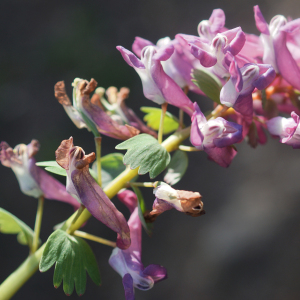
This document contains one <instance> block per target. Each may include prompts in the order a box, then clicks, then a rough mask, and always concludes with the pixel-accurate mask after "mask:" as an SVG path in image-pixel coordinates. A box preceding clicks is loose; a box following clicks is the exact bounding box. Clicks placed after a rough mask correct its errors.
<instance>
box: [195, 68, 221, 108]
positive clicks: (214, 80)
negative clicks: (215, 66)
mask: <svg viewBox="0 0 300 300" xmlns="http://www.w3.org/2000/svg"><path fill="white" fill-rule="evenodd" d="M192 77H193V78H194V79H192V81H193V82H194V83H195V85H196V86H198V87H199V88H200V90H201V91H202V92H203V93H204V94H205V95H206V96H207V97H209V98H210V99H211V100H213V101H214V102H216V103H218V104H220V91H221V89H222V83H221V81H220V79H219V78H218V77H217V76H215V75H214V74H212V73H211V72H209V71H208V70H205V69H201V70H200V69H196V70H194V71H193V73H192Z"/></svg>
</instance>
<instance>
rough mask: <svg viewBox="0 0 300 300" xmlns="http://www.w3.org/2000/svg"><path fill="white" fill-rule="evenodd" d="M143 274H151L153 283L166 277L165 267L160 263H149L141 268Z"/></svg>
mask: <svg viewBox="0 0 300 300" xmlns="http://www.w3.org/2000/svg"><path fill="white" fill-rule="evenodd" d="M143 275H144V276H151V277H152V279H153V280H154V282H155V283H156V282H159V281H161V280H164V279H167V278H168V274H167V269H166V268H164V267H163V266H160V265H149V266H148V267H146V268H145V269H144V270H143Z"/></svg>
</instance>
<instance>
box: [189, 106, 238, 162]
mask: <svg viewBox="0 0 300 300" xmlns="http://www.w3.org/2000/svg"><path fill="white" fill-rule="evenodd" d="M194 106H195V112H194V114H193V116H192V127H191V137H190V140H191V143H192V144H193V145H194V146H195V147H196V148H198V149H200V150H204V151H205V152H206V153H207V154H208V156H209V158H211V159H212V160H214V161H215V162H216V163H217V164H219V165H220V166H222V167H228V166H229V165H230V163H231V161H232V159H233V158H234V157H235V155H236V150H235V149H234V148H233V147H231V145H232V144H234V143H238V142H240V141H241V140H242V138H243V134H242V131H243V127H242V126H241V125H239V124H236V123H233V122H228V121H226V120H225V119H223V118H220V117H219V118H216V119H214V120H209V121H207V120H206V118H205V116H204V115H203V113H202V112H201V110H200V108H199V106H198V104H197V103H194Z"/></svg>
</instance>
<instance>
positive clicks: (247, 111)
mask: <svg viewBox="0 0 300 300" xmlns="http://www.w3.org/2000/svg"><path fill="white" fill-rule="evenodd" d="M233 108H234V109H235V110H236V111H237V112H239V113H240V114H242V115H243V116H245V117H249V118H251V120H252V116H253V99H252V93H251V94H250V95H240V96H239V97H238V98H237V100H236V102H235V104H234V106H233Z"/></svg>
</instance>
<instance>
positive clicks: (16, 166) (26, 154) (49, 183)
mask: <svg viewBox="0 0 300 300" xmlns="http://www.w3.org/2000/svg"><path fill="white" fill-rule="evenodd" d="M39 148H40V145H39V142H38V141H37V140H32V141H31V143H30V144H28V145H25V144H19V145H17V146H16V147H15V148H14V149H12V148H11V147H10V146H9V145H8V144H7V143H6V142H1V143H0V160H1V163H2V165H3V166H5V167H9V168H11V169H12V170H13V172H14V173H15V175H16V177H17V179H18V182H19V185H20V189H21V191H22V192H23V193H24V194H25V195H28V196H32V197H35V198H39V197H41V196H43V197H45V198H47V199H52V200H59V201H62V202H66V203H69V204H71V205H73V206H74V208H76V209H77V208H78V207H79V206H80V204H79V203H78V202H77V201H76V200H75V199H74V198H73V197H71V196H70V195H69V194H68V193H67V191H66V187H65V186H64V185H63V184H61V183H60V182H59V181H57V180H56V179H54V178H53V177H52V176H50V175H49V174H48V173H47V172H46V171H44V170H43V169H41V168H39V167H38V166H36V164H35V163H36V160H35V159H34V156H35V155H36V154H37V152H38V151H39Z"/></svg>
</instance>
